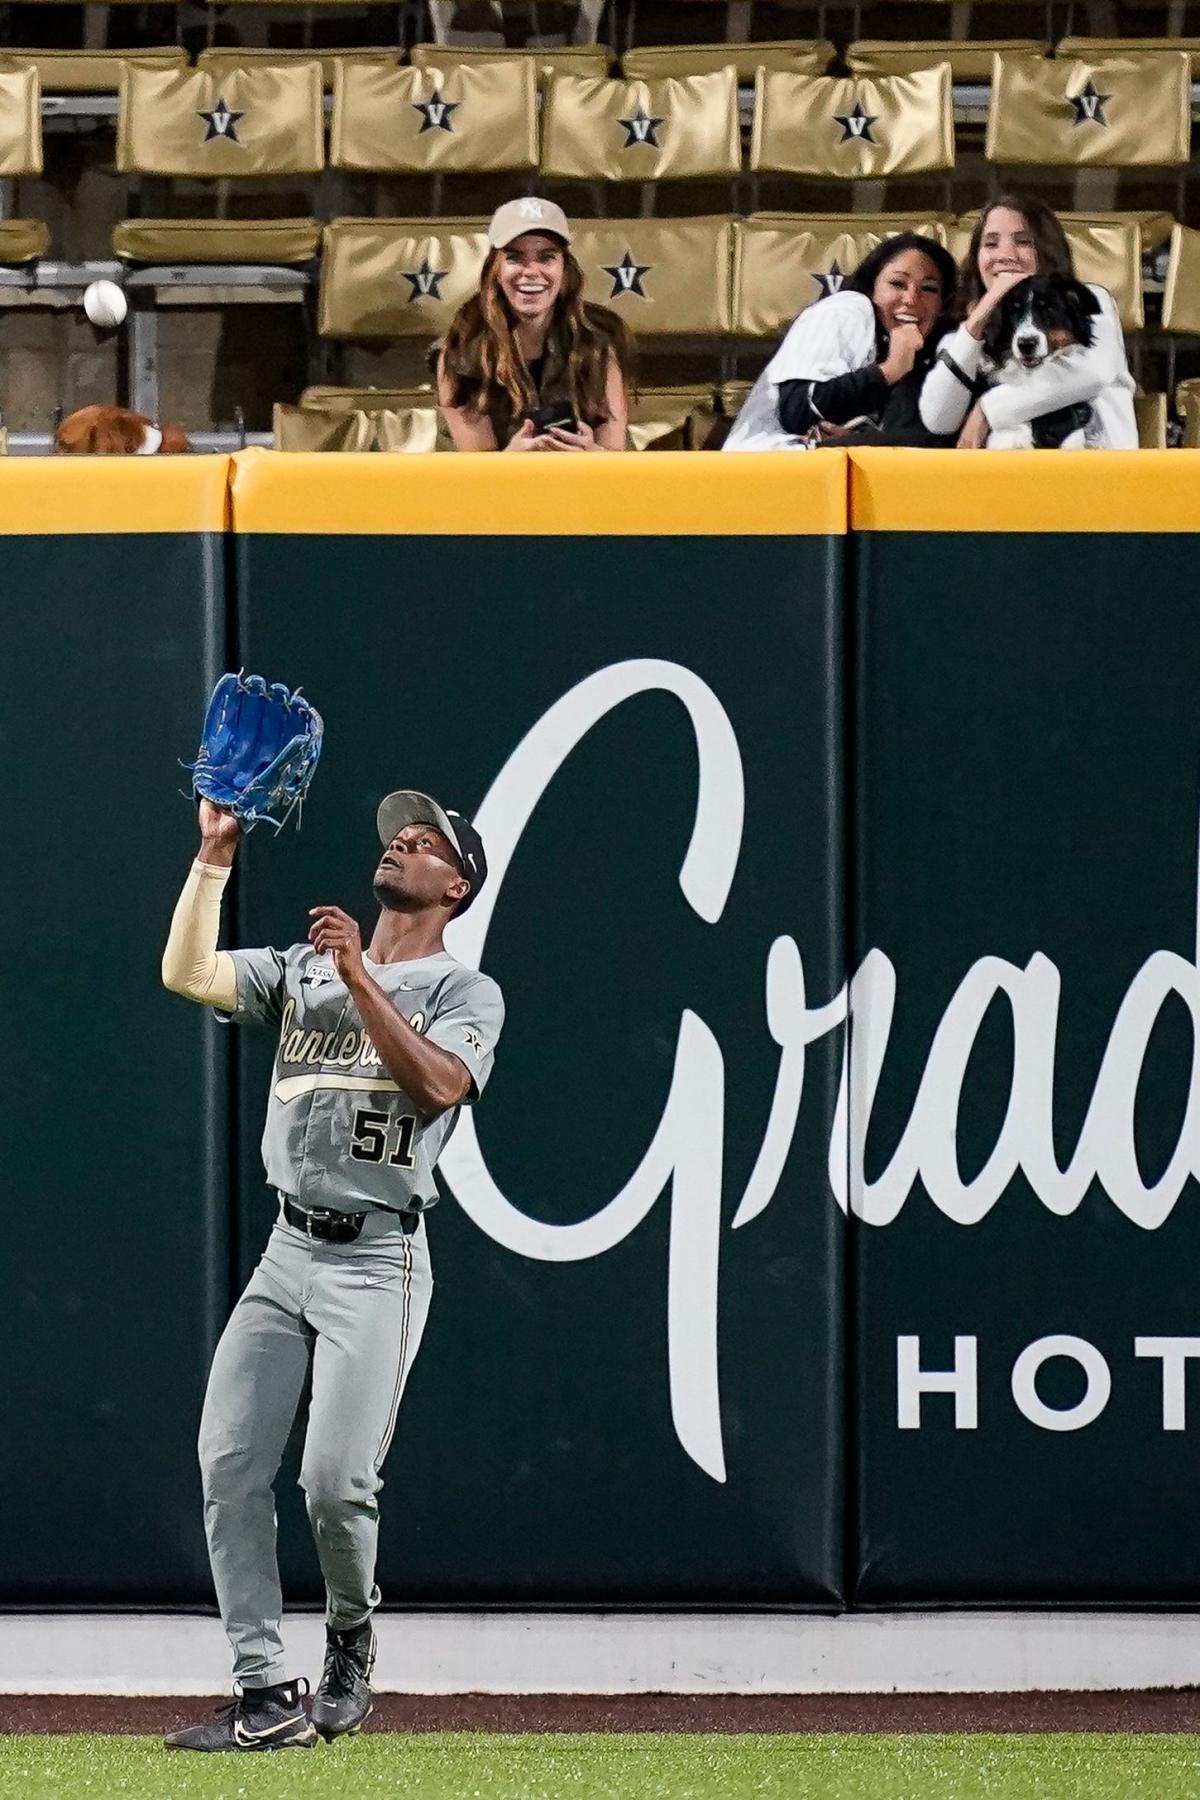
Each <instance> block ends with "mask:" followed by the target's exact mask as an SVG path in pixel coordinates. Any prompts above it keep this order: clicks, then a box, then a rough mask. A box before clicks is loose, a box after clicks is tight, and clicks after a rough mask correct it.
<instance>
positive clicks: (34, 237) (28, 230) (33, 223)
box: [0, 219, 50, 268]
mask: <svg viewBox="0 0 1200 1800" xmlns="http://www.w3.org/2000/svg"><path fill="white" fill-rule="evenodd" d="M49 248H50V227H49V226H48V225H44V224H43V223H42V221H41V220H40V219H0V265H3V266H4V267H5V268H10V267H11V268H23V267H24V265H25V264H26V263H31V262H36V261H37V259H38V257H39V256H45V254H46V252H47V250H48V249H49Z"/></svg>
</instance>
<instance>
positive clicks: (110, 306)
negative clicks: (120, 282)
mask: <svg viewBox="0 0 1200 1800" xmlns="http://www.w3.org/2000/svg"><path fill="white" fill-rule="evenodd" d="M83 310H84V312H85V313H86V314H87V316H88V318H89V319H90V320H91V322H92V324H93V325H95V326H96V327H97V328H98V329H99V330H101V331H112V330H113V328H114V327H115V326H117V325H119V324H120V323H121V321H122V319H123V318H124V317H125V314H126V313H127V312H128V311H129V303H128V301H127V300H126V298H125V296H124V294H123V293H122V292H121V289H120V288H119V287H118V286H117V284H116V282H115V281H93V282H92V284H91V286H90V287H88V288H85V289H84V294H83Z"/></svg>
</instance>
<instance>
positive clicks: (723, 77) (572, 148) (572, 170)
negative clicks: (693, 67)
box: [542, 66, 742, 181]
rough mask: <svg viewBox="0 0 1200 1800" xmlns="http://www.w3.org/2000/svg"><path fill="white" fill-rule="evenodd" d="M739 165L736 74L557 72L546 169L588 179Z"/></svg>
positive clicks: (545, 134) (546, 118) (727, 171)
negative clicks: (651, 76)
mask: <svg viewBox="0 0 1200 1800" xmlns="http://www.w3.org/2000/svg"><path fill="white" fill-rule="evenodd" d="M741 166H742V140H741V126H740V122H739V118H738V97H737V74H736V72H735V70H734V69H733V67H732V66H727V67H726V68H724V69H715V70H713V71H712V73H711V74H708V75H685V76H679V77H673V76H669V77H666V78H664V79H663V80H661V81H641V80H637V81H602V80H597V79H595V78H593V77H590V76H577V75H556V76H554V77H553V79H552V80H551V81H550V83H549V85H548V87H547V89H546V96H545V101H544V104H543V109H542V172H543V174H545V175H549V176H553V177H557V178H568V179H570V178H574V179H579V180H584V181H592V180H597V181H598V180H606V181H673V180H681V179H685V178H688V177H695V176H720V175H736V174H737V173H738V172H739V170H740V169H741Z"/></svg>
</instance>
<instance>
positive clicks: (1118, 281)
mask: <svg viewBox="0 0 1200 1800" xmlns="http://www.w3.org/2000/svg"><path fill="white" fill-rule="evenodd" d="M1058 216H1059V219H1060V220H1061V221H1062V227H1063V230H1064V231H1065V232H1066V235H1067V242H1068V243H1069V244H1070V246H1071V257H1072V260H1073V262H1074V264H1075V272H1076V274H1077V275H1078V276H1079V278H1080V280H1081V281H1094V282H1096V283H1098V284H1099V286H1100V287H1106V288H1107V289H1108V291H1109V293H1110V294H1111V295H1112V296H1113V298H1114V300H1115V301H1116V303H1117V311H1118V313H1119V314H1120V317H1121V324H1122V325H1123V326H1124V328H1125V330H1126V331H1141V330H1142V329H1143V327H1144V326H1145V323H1146V312H1145V302H1144V299H1143V294H1142V259H1143V257H1144V255H1145V253H1146V251H1147V250H1149V249H1155V248H1157V247H1158V246H1159V245H1161V244H1163V243H1165V242H1166V241H1167V239H1168V237H1169V236H1170V231H1171V219H1170V217H1169V215H1168V214H1166V213H1161V212H1146V213H1137V212H1130V213H1119V212H1117V213H1102V212H1098V213H1084V212H1060V213H1059V215H1058ZM977 217H978V214H977V213H964V214H963V216H962V217H961V218H960V219H958V220H957V221H956V224H955V227H954V229H953V231H952V232H951V234H950V249H951V250H952V251H953V253H954V255H955V257H956V258H957V259H958V260H959V261H960V262H961V261H962V259H963V257H964V256H965V255H966V251H967V245H968V242H969V240H970V236H971V230H972V227H973V226H974V224H975V220H976V218H977Z"/></svg>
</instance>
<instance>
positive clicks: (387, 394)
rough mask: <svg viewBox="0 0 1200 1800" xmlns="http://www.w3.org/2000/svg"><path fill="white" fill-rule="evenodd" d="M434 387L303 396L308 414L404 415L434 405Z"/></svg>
mask: <svg viewBox="0 0 1200 1800" xmlns="http://www.w3.org/2000/svg"><path fill="white" fill-rule="evenodd" d="M434 404H435V402H434V397H433V384H432V382H426V383H425V384H424V386H423V387H408V388H380V387H326V386H318V387H307V388H305V390H304V392H303V393H302V394H301V396H300V406H301V407H302V409H303V410H304V411H305V412H325V413H335V412H366V413H371V412H403V411H404V409H405V408H406V407H410V406H418V407H419V406H432V405H434Z"/></svg>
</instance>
